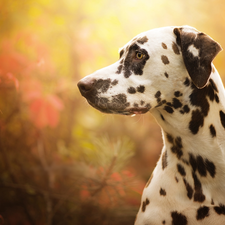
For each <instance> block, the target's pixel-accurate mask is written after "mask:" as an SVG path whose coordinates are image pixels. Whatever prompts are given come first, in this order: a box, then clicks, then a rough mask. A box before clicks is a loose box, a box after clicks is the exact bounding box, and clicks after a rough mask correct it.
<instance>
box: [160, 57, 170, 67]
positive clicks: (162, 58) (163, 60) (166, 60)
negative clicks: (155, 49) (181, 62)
mask: <svg viewBox="0 0 225 225" xmlns="http://www.w3.org/2000/svg"><path fill="white" fill-rule="evenodd" d="M161 60H162V62H163V63H164V64H165V65H167V64H169V63H170V61H169V59H168V58H167V56H165V55H162V56H161Z"/></svg>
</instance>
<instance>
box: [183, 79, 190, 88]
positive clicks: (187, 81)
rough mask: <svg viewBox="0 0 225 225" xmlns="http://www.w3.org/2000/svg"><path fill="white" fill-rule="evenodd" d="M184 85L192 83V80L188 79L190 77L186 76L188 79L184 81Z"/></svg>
mask: <svg viewBox="0 0 225 225" xmlns="http://www.w3.org/2000/svg"><path fill="white" fill-rule="evenodd" d="M184 85H185V86H187V87H188V86H189V85H190V80H189V79H188V77H186V79H185V81H184Z"/></svg>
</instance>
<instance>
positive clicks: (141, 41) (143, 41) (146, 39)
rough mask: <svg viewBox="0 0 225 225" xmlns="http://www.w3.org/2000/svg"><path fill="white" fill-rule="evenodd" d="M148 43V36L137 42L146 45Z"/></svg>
mask: <svg viewBox="0 0 225 225" xmlns="http://www.w3.org/2000/svg"><path fill="white" fill-rule="evenodd" d="M147 41H148V38H147V37H146V36H144V37H142V38H139V39H138V40H137V42H138V43H139V44H142V45H143V44H144V43H146V42H147Z"/></svg>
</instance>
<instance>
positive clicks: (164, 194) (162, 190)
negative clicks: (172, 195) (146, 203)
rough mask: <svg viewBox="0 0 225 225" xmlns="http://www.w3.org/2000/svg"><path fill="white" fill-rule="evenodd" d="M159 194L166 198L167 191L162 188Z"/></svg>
mask: <svg viewBox="0 0 225 225" xmlns="http://www.w3.org/2000/svg"><path fill="white" fill-rule="evenodd" d="M159 194H160V195H162V196H166V191H165V190H164V189H162V188H160V191H159Z"/></svg>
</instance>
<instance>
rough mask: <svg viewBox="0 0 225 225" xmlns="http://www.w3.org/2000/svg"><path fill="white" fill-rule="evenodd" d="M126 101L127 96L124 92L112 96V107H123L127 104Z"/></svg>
mask: <svg viewBox="0 0 225 225" xmlns="http://www.w3.org/2000/svg"><path fill="white" fill-rule="evenodd" d="M126 103H127V96H126V95H125V94H118V95H114V96H112V109H117V108H121V109H124V108H126V107H127V106H128V105H127V104H126Z"/></svg>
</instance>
